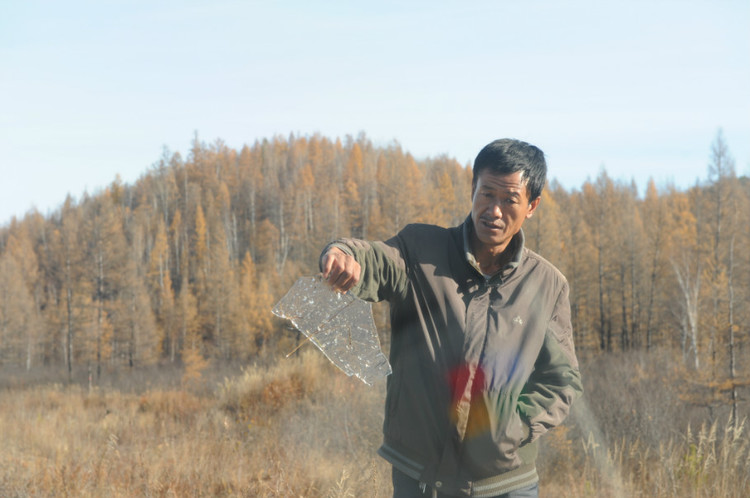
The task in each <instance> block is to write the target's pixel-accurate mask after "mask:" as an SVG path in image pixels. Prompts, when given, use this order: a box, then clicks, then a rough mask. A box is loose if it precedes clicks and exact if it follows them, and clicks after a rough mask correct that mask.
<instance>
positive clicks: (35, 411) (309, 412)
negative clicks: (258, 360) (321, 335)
mask: <svg viewBox="0 0 750 498" xmlns="http://www.w3.org/2000/svg"><path fill="white" fill-rule="evenodd" d="M323 361H324V360H321V359H320V358H319V357H318V356H316V355H313V354H306V355H302V358H301V359H295V360H289V361H284V362H281V363H279V364H278V365H277V366H275V367H272V368H269V369H264V368H247V369H246V370H245V371H244V372H243V373H242V374H241V375H239V376H237V377H235V378H232V379H226V380H224V381H223V382H222V383H220V384H219V385H218V386H216V388H215V389H213V390H212V391H211V392H210V394H204V395H196V394H193V393H191V392H189V391H184V390H159V389H153V390H149V391H146V392H144V393H142V394H131V393H124V392H118V391H114V390H112V391H106V392H105V391H101V390H93V391H91V392H89V391H88V390H86V389H82V388H80V387H77V386H68V387H63V386H61V385H47V386H40V387H34V388H27V389H6V390H4V391H0V434H2V445H1V446H2V449H1V450H0V496H3V497H6V496H16V497H25V496H76V497H78V496H83V497H86V496H92V497H93V496H97V497H98V496H107V497H110V496H113V497H126V496H127V497H130V496H165V497H168V496H177V497H182V496H190V497H193V496H206V497H208V496H211V497H213V496H261V497H262V496H274V497H276V496H330V497H346V496H388V494H389V493H390V489H389V482H390V477H389V476H390V474H389V468H388V467H387V465H386V464H385V463H384V462H382V461H381V460H380V459H378V457H377V456H376V455H375V449H376V448H377V444H378V442H379V438H380V435H379V432H380V424H381V423H382V417H381V415H380V414H381V411H382V410H381V404H382V397H383V387H382V386H381V387H380V388H377V387H376V388H367V387H366V386H364V385H362V384H361V383H360V382H359V381H358V380H356V379H350V378H347V377H346V376H344V375H342V374H340V373H339V372H333V371H332V369H331V367H329V366H328V365H326V364H323ZM200 391H207V390H206V389H201V390H200Z"/></svg>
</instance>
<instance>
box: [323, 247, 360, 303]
mask: <svg viewBox="0 0 750 498" xmlns="http://www.w3.org/2000/svg"><path fill="white" fill-rule="evenodd" d="M322 266H323V278H325V279H326V280H327V281H328V283H329V284H330V285H331V287H333V290H335V291H338V292H346V291H348V290H349V289H351V288H352V287H354V286H355V285H357V283H358V282H359V276H360V273H361V271H362V267H361V266H360V265H359V263H357V260H355V259H354V256H349V255H348V254H346V253H345V252H344V251H342V250H341V249H339V248H338V247H331V248H330V249H328V251H326V253H325V254H324V255H323V264H322Z"/></svg>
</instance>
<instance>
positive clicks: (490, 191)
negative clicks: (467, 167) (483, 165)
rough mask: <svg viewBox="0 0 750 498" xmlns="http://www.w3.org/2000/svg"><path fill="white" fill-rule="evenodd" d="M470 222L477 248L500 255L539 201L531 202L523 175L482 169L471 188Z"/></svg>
mask: <svg viewBox="0 0 750 498" xmlns="http://www.w3.org/2000/svg"><path fill="white" fill-rule="evenodd" d="M471 193H472V205H471V220H472V221H473V222H474V234H475V236H476V239H478V240H475V242H478V243H479V244H480V247H477V248H475V249H478V250H481V249H484V250H489V251H490V252H492V253H499V252H502V251H504V250H505V248H506V247H507V246H508V243H509V242H510V240H511V239H512V238H513V236H514V235H515V234H516V233H518V231H519V230H520V229H521V225H523V222H524V221H525V220H526V218H530V217H531V215H532V214H533V213H534V210H535V209H536V207H537V205H538V204H539V198H536V199H534V200H533V201H529V194H528V189H527V188H526V181H525V179H524V178H523V173H522V172H521V171H518V172H516V173H510V174H507V175H499V174H495V173H492V172H490V171H489V170H486V169H485V170H483V171H481V172H480V173H479V175H478V176H477V179H476V183H474V184H473V185H472V192H471Z"/></svg>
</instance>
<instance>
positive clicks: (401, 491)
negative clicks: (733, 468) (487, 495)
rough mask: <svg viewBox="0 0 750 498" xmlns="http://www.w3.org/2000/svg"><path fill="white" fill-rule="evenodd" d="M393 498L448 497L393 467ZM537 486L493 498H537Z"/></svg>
mask: <svg viewBox="0 0 750 498" xmlns="http://www.w3.org/2000/svg"><path fill="white" fill-rule="evenodd" d="M392 478H393V498H429V497H437V498H448V495H444V494H442V493H435V492H434V490H433V489H432V488H430V486H425V487H424V489H423V487H422V486H421V484H420V483H419V481H417V480H416V479H412V478H411V477H409V476H407V475H406V474H404V473H403V472H401V471H400V470H398V469H397V468H396V467H393V477H392ZM538 497H539V484H534V485H533V486H529V487H527V488H522V489H517V490H515V491H511V492H510V493H505V494H502V495H497V496H495V497H493V498H538Z"/></svg>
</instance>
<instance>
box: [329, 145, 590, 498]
mask: <svg viewBox="0 0 750 498" xmlns="http://www.w3.org/2000/svg"><path fill="white" fill-rule="evenodd" d="M546 170H547V166H546V162H545V159H544V154H543V153H542V151H541V150H539V149H538V148H536V147H534V146H533V145H529V144H527V143H525V142H521V141H518V140H509V139H504V140H496V141H494V142H492V143H490V144H489V145H487V146H486V147H484V148H483V149H482V151H481V152H480V153H479V155H477V158H476V160H475V161H474V168H473V180H472V208H471V214H470V215H469V216H468V217H467V219H466V221H465V222H464V223H463V224H462V225H460V226H457V227H453V228H449V229H446V228H441V227H437V226H432V225H421V224H415V225H409V226H407V227H405V228H404V229H403V230H402V231H401V232H400V233H398V234H397V235H396V236H395V237H393V238H391V239H390V240H387V241H384V242H368V241H363V240H354V239H340V240H338V241H335V242H333V243H331V244H329V245H328V246H327V247H326V248H325V249H324V251H323V254H322V255H321V260H320V263H321V271H322V273H323V276H324V277H325V278H326V279H327V280H328V282H329V283H330V284H331V285H332V286H333V287H334V288H335V289H336V290H338V291H341V292H345V291H347V290H351V291H352V292H353V293H354V294H355V295H357V296H359V297H361V298H363V299H366V300H370V301H381V300H387V301H389V303H390V307H391V328H392V337H391V349H390V362H391V366H392V368H393V374H392V375H391V376H390V377H389V378H388V381H387V395H386V407H385V422H384V424H383V432H384V442H383V445H382V446H381V448H380V449H379V450H378V453H379V454H380V455H381V456H382V457H384V458H385V459H386V460H388V461H389V462H390V463H391V464H392V466H393V488H394V490H393V496H394V497H397V498H402V497H404V498H405V497H416V496H425V494H428V493H429V494H428V496H429V495H432V496H474V497H513V498H519V497H527V496H532V497H534V496H538V484H537V483H538V475H537V472H536V467H535V464H534V461H535V458H536V454H537V444H538V439H539V437H540V436H541V435H542V434H544V433H545V432H547V431H548V430H549V429H550V428H552V427H554V426H556V425H558V424H560V423H561V422H562V421H563V420H564V419H565V417H566V416H567V414H568V412H569V409H570V405H571V403H572V402H573V401H574V399H575V398H577V397H578V396H580V394H581V393H582V386H581V378H580V374H579V371H578V362H577V360H576V356H575V351H574V347H573V339H572V326H571V322H570V303H569V299H568V283H567V281H566V280H565V277H564V276H563V275H562V274H561V273H560V272H559V271H558V270H557V269H556V268H555V267H554V266H552V265H551V264H550V263H549V262H547V261H546V260H544V259H543V258H541V257H540V256H539V255H537V254H536V253H534V252H533V251H531V250H529V249H528V248H527V247H525V244H524V235H523V231H522V230H521V226H522V225H523V222H524V221H525V220H526V219H528V218H530V217H531V216H532V215H533V214H534V212H535V210H536V208H537V207H538V206H539V201H540V199H541V193H542V189H543V187H544V184H545V181H546Z"/></svg>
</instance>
